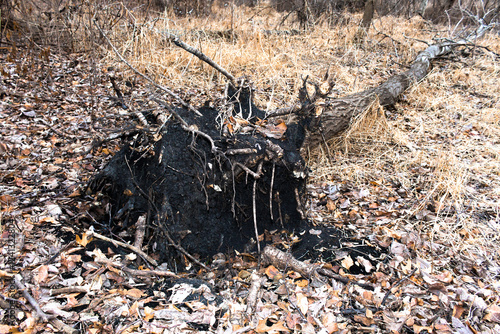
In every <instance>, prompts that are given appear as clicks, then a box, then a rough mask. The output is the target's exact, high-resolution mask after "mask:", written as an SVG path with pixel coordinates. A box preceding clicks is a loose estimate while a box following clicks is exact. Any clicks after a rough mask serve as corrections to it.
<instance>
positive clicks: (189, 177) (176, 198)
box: [89, 25, 487, 260]
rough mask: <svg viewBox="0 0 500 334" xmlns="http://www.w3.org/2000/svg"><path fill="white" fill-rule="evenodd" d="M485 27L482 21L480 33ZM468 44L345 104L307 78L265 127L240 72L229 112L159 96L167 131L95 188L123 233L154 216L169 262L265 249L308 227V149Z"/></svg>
mask: <svg viewBox="0 0 500 334" xmlns="http://www.w3.org/2000/svg"><path fill="white" fill-rule="evenodd" d="M486 29H487V27H486V26H484V25H482V26H481V28H480V29H479V30H478V32H477V33H476V36H480V35H482V34H483V33H484V31H486ZM101 32H102V31H101ZM169 38H170V39H171V40H173V41H174V42H175V43H176V45H182V44H183V43H181V42H179V40H178V39H175V37H172V36H169ZM467 43H469V42H468V40H461V41H459V42H453V43H451V42H449V43H444V44H438V45H432V46H430V47H428V48H427V49H426V50H424V51H423V52H421V53H420V54H419V55H418V56H417V58H416V59H415V61H414V62H413V63H412V65H411V67H410V68H409V70H407V71H405V72H403V73H401V74H399V75H395V76H393V77H391V78H389V79H388V80H387V81H386V82H384V83H383V84H381V85H380V86H378V87H375V88H370V89H367V90H365V91H362V92H359V93H356V94H353V95H350V96H346V97H343V98H336V99H333V98H329V97H328V96H323V95H321V94H320V93H319V92H317V94H316V95H315V96H312V97H310V96H308V94H307V90H306V81H305V82H304V87H303V88H302V89H301V93H300V96H299V100H300V102H301V104H300V106H297V107H295V108H291V110H289V111H290V112H292V113H293V114H294V115H295V118H294V121H293V122H290V123H288V124H285V123H283V122H282V121H280V120H279V117H270V118H269V119H267V120H264V121H262V120H263V119H265V113H264V112H263V111H262V110H260V109H259V108H258V107H257V106H255V105H254V104H253V102H252V101H253V99H252V90H251V87H250V86H249V85H248V84H247V83H246V82H245V81H241V82H240V83H239V84H236V81H237V80H236V79H235V78H234V77H232V76H231V75H229V76H228V78H229V79H230V81H231V82H232V84H230V85H229V89H228V101H227V104H226V106H225V108H224V110H216V109H212V108H201V109H199V110H196V111H195V112H192V111H193V108H191V107H188V106H186V104H185V103H181V105H182V106H181V107H174V106H173V105H172V104H171V103H168V102H166V101H161V100H158V99H155V98H152V100H153V101H155V102H156V103H158V105H159V107H160V108H161V109H162V112H160V113H157V119H158V127H156V128H155V129H154V131H149V132H147V131H142V132H140V133H138V134H137V135H136V137H135V139H133V140H131V141H130V142H128V143H127V144H126V145H125V146H124V147H123V149H122V150H121V151H120V152H119V153H117V154H116V155H115V156H114V157H113V159H112V160H111V161H110V163H109V164H108V165H107V166H106V167H105V168H104V169H103V170H102V171H101V172H100V173H99V174H97V175H96V176H95V177H94V178H93V179H92V181H91V182H90V184H89V188H90V189H91V191H93V192H101V193H102V194H104V195H105V201H107V202H109V203H110V204H111V212H109V213H108V214H109V215H111V217H113V222H114V224H113V229H115V230H127V229H129V228H130V227H131V226H134V224H135V223H136V221H137V219H138V218H139V217H143V216H144V214H146V217H147V222H148V227H149V228H148V232H147V235H148V236H149V238H150V240H153V241H154V242H153V243H151V246H150V249H151V250H152V251H156V252H160V253H161V255H162V258H163V259H162V260H168V259H174V258H178V257H176V256H174V255H176V254H179V252H180V253H182V254H184V255H186V254H194V255H195V256H196V254H197V255H198V256H200V257H206V256H208V255H213V254H215V253H218V252H225V251H228V250H230V249H237V250H239V251H252V250H258V251H260V242H261V241H262V240H259V239H260V238H264V239H265V238H266V233H265V231H266V230H267V231H270V230H279V229H286V230H288V231H292V230H296V229H304V228H307V227H308V225H307V221H306V220H305V215H304V211H303V208H302V196H303V195H304V193H305V184H306V178H307V169H306V165H305V163H304V159H303V158H302V156H301V152H304V150H309V149H314V148H315V147H317V146H318V145H320V144H321V143H323V142H324V141H327V140H328V139H330V138H332V137H334V136H336V135H338V134H339V133H341V132H342V131H345V130H346V129H347V128H348V126H349V124H350V122H351V119H352V118H353V117H355V116H356V115H358V114H360V113H362V112H363V111H364V110H366V108H368V107H369V106H370V105H371V104H372V103H374V102H375V101H376V100H377V99H378V100H379V101H380V104H381V105H392V104H394V103H395V102H396V101H397V99H398V97H399V96H400V95H401V93H402V92H404V91H405V90H406V89H407V88H408V87H409V86H410V85H411V84H412V83H415V82H418V81H420V80H421V79H423V78H424V77H425V76H426V74H427V72H428V70H429V67H430V61H431V60H432V59H434V58H436V57H439V56H442V55H445V54H447V53H449V52H450V51H451V50H452V49H453V48H455V47H457V46H460V45H465V44H467ZM187 50H188V51H189V52H193V54H195V55H197V54H196V52H195V51H193V50H192V48H191V50H189V49H187ZM197 56H199V55H197ZM205 58H206V57H205ZM201 59H203V58H201ZM129 66H130V65H129ZM155 86H156V87H160V86H159V85H155ZM174 98H175V100H177V101H179V97H178V96H174ZM181 102H182V101H181ZM198 115H201V116H198ZM276 115H277V114H276ZM276 115H274V116H276ZM272 116H273V115H272ZM131 235H133V233H131ZM151 237H153V238H152V239H151ZM283 237H286V233H285V234H283ZM273 241H276V240H273ZM329 243H330V244H335V243H337V240H329ZM190 256H191V255H190Z"/></svg>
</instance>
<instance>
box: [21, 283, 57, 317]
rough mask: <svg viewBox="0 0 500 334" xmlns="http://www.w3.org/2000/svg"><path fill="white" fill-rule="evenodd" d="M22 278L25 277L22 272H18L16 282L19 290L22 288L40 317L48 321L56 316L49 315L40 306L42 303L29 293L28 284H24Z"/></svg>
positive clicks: (25, 296)
mask: <svg viewBox="0 0 500 334" xmlns="http://www.w3.org/2000/svg"><path fill="white" fill-rule="evenodd" d="M22 279H23V278H22V276H21V275H20V274H17V275H16V276H14V283H15V284H16V286H17V287H18V288H19V290H21V292H22V294H23V296H24V298H26V299H27V300H28V302H29V303H30V304H31V306H33V308H34V309H35V311H36V314H37V315H38V317H40V319H42V320H43V322H48V321H49V320H50V319H52V318H53V317H54V316H52V315H48V314H46V313H45V312H43V310H42V309H41V308H40V305H39V304H38V302H37V301H36V300H35V298H33V297H32V296H31V295H30V294H29V292H28V288H26V286H25V285H24V284H23V282H22Z"/></svg>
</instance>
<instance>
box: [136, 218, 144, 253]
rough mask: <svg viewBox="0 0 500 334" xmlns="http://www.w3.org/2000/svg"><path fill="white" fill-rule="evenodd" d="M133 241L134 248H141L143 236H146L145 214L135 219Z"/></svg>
mask: <svg viewBox="0 0 500 334" xmlns="http://www.w3.org/2000/svg"><path fill="white" fill-rule="evenodd" d="M135 227H136V230H135V241H134V246H135V247H137V249H141V248H142V243H143V242H144V234H146V214H143V215H141V216H139V218H137V222H136V223H135Z"/></svg>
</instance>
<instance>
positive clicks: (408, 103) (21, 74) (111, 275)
mask: <svg viewBox="0 0 500 334" xmlns="http://www.w3.org/2000/svg"><path fill="white" fill-rule="evenodd" d="M250 14H251V13H248V12H245V11H242V12H241V13H239V14H238V15H239V16H237V17H235V18H234V22H236V23H235V24H237V23H238V22H243V23H241V25H240V26H239V30H235V31H238V36H237V38H236V37H234V36H233V37H231V38H229V39H227V38H224V39H220V38H219V37H217V36H216V37H214V35H212V34H209V33H208V32H210V31H221V23H220V22H221V20H222V18H219V21H217V20H216V19H214V20H213V22H212V21H210V22H209V23H207V22H205V21H203V22H201V21H200V22H197V21H195V20H186V19H183V18H178V19H175V20H173V19H172V20H164V21H162V22H164V23H165V22H167V23H165V24H170V25H171V26H174V28H175V29H179V28H178V27H182V29H181V30H176V31H174V32H176V33H178V34H181V33H182V36H181V37H183V39H184V40H185V41H186V42H189V43H192V44H193V45H196V46H197V47H199V48H201V49H202V50H203V51H204V52H205V53H206V54H208V55H210V56H212V57H213V58H214V60H215V61H217V62H219V63H221V64H222V65H223V66H224V67H226V68H227V69H229V71H230V72H232V73H233V74H234V75H236V76H240V75H244V74H246V75H250V76H251V79H252V81H253V83H254V87H255V88H256V92H255V94H256V103H257V104H258V105H259V106H260V107H261V108H263V109H266V110H272V109H274V108H277V107H284V106H289V105H291V103H292V102H293V101H296V100H297V90H298V88H299V87H300V85H301V80H302V78H303V77H305V76H307V75H309V76H310V77H311V79H312V80H314V81H316V82H318V83H320V82H321V81H322V77H323V76H324V74H325V73H326V72H327V71H329V73H330V76H331V77H332V76H333V77H334V80H335V89H334V91H333V94H334V95H335V96H343V95H347V94H349V93H353V92H356V91H359V90H362V89H364V88H367V87H371V86H374V85H377V84H379V83H381V82H383V80H384V79H386V78H387V77H389V76H390V75H392V74H395V73H398V72H401V71H404V69H405V64H408V63H410V62H411V59H413V58H414V56H415V55H416V54H417V53H418V51H420V50H422V49H424V48H425V44H424V43H421V42H419V40H426V41H431V39H432V38H433V37H444V36H445V35H446V33H448V32H449V31H448V29H447V28H446V27H442V26H434V25H432V24H430V23H428V22H425V21H423V20H421V19H412V20H403V19H400V18H394V17H385V18H382V19H377V20H375V22H374V27H375V30H371V31H370V33H369V35H368V38H367V40H366V41H365V42H364V43H362V44H356V43H353V42H352V41H353V37H354V33H355V32H356V29H357V28H356V27H357V23H358V21H359V19H360V17H359V16H352V15H350V14H345V15H344V16H343V18H342V20H343V21H342V22H338V25H336V26H333V27H328V26H327V25H326V24H325V25H324V26H321V25H318V27H316V28H315V29H313V30H311V31H308V32H299V33H297V34H296V31H295V30H290V29H288V30H283V31H288V33H286V34H283V33H278V32H273V31H275V30H272V31H271V30H265V29H269V27H272V25H271V24H270V23H269V22H268V21H269V20H271V21H272V20H273V19H274V20H276V18H277V17H278V14H277V13H274V12H269V13H267V12H260V13H259V15H257V16H255V15H254V16H251V15H250ZM220 15H223V14H220ZM233 15H234V14H233ZM250 17H251V20H252V21H251V23H252V25H251V26H249V22H250V19H249V18H250ZM266 20H267V21H266ZM158 22H159V21H158ZM158 25H159V23H158ZM145 26H146V25H143V26H141V29H142V28H144V27H145ZM171 26H166V27H163V28H164V29H173V28H172V27H171ZM201 26H203V27H205V28H204V30H203V31H204V32H205V33H204V35H203V36H202V37H200V36H199V33H200V31H199V30H196V31H195V30H194V28H196V27H201ZM113 29H114V30H110V31H109V33H110V35H111V36H113V41H114V42H115V43H116V44H117V45H118V46H119V49H120V51H121V52H122V53H123V54H124V55H126V57H127V59H128V60H129V61H130V62H131V63H132V64H134V66H136V67H137V68H138V69H139V70H141V71H143V72H144V73H148V74H149V75H151V76H152V77H153V79H155V80H157V81H158V82H160V83H162V84H164V85H167V86H168V87H170V88H172V89H175V91H176V92H177V93H179V94H180V95H181V96H182V97H183V98H184V99H186V100H189V101H190V102H191V103H192V104H194V105H201V104H202V103H203V102H204V100H208V99H210V100H211V101H215V100H217V99H221V98H223V93H224V83H223V82H222V81H223V80H222V79H221V78H220V77H219V74H218V73H217V72H214V71H213V69H211V68H209V67H208V68H207V65H206V64H205V65H203V64H202V63H200V62H198V61H195V60H193V59H192V57H191V56H190V55H188V54H187V53H185V52H184V51H182V50H180V49H178V48H176V47H175V46H172V45H169V44H168V43H167V44H165V43H162V42H161V41H160V40H159V39H158V38H156V37H157V36H156V35H155V34H156V32H151V31H146V30H144V31H143V30H141V29H138V26H135V27H134V28H133V29H134V34H136V35H134V37H133V38H129V37H130V36H129V34H132V33H131V31H130V30H127V29H131V28H130V25H128V26H127V25H120V24H118V25H116V26H114V28H113ZM155 29H160V28H159V27H158V26H157V27H156V28H155ZM264 31H267V32H264ZM269 31H271V32H269ZM276 31H278V30H276ZM137 36H139V37H137ZM155 36H156V37H155ZM131 41H134V42H133V43H132V42H131ZM477 43H478V45H485V46H488V47H489V50H487V49H483V48H479V47H476V48H470V49H469V51H468V53H467V54H466V55H464V54H463V53H456V54H453V56H452V57H451V58H449V59H442V60H439V61H437V62H436V63H435V64H434V65H435V66H434V69H433V70H432V71H431V72H430V74H429V75H428V76H427V77H426V79H424V80H423V81H422V82H419V83H417V84H415V85H414V86H413V87H412V88H411V89H410V90H409V91H408V92H406V93H405V95H404V96H403V98H402V100H401V101H400V102H399V103H398V104H397V105H396V106H395V108H394V109H391V110H382V109H377V108H375V109H374V110H372V112H371V113H368V114H365V115H364V116H363V117H362V118H360V119H357V120H355V121H354V122H353V124H352V126H351V128H350V130H349V131H348V132H347V133H346V134H344V135H343V136H341V137H339V138H336V139H335V140H333V141H332V142H331V143H330V145H329V146H328V147H324V148H322V149H320V150H318V151H317V152H310V155H309V156H308V157H307V158H308V162H309V167H310V169H311V175H310V178H309V184H308V203H307V215H308V218H309V219H310V220H311V221H312V222H313V223H314V224H317V225H318V226H319V225H329V226H335V227H336V228H338V229H340V230H341V231H343V233H345V234H346V235H347V236H349V238H350V239H352V240H356V242H355V245H356V246H358V245H360V244H361V245H367V246H373V247H376V248H377V249H380V250H381V253H380V254H377V255H376V256H374V254H361V253H360V254H359V256H356V257H354V258H353V257H352V256H350V255H347V254H348V253H347V252H346V250H348V249H349V248H350V247H352V246H353V245H354V244H350V243H348V242H346V243H345V244H342V246H341V247H340V248H335V249H331V250H330V252H329V254H330V255H331V257H328V258H323V259H322V260H321V261H320V264H321V265H322V266H325V267H327V268H330V269H332V270H333V271H335V272H336V273H337V274H338V275H340V276H342V277H344V278H346V279H349V281H350V283H348V284H344V283H342V282H340V281H338V280H335V279H332V280H330V281H328V282H322V283H321V282H316V281H309V280H306V279H304V278H303V277H301V275H300V274H299V273H297V272H294V271H292V270H284V271H282V270H278V269H276V268H275V267H273V266H262V267H259V266H258V263H257V260H256V256H257V255H256V254H246V253H238V252H235V253H233V254H218V255H217V256H216V257H214V259H213V260H212V261H208V262H207V263H206V264H207V265H208V266H209V267H210V269H211V270H208V271H207V270H205V269H200V268H199V267H198V266H197V265H196V264H195V263H192V264H191V266H188V268H187V269H186V270H185V271H183V272H176V268H168V267H166V266H165V264H160V265H158V266H157V267H156V268H149V269H154V271H150V272H149V273H145V271H147V270H148V268H147V267H146V265H145V263H144V262H141V261H142V260H141V259H140V257H139V258H138V257H137V254H135V253H133V252H131V251H130V250H129V249H127V248H124V247H122V246H119V245H117V244H113V243H111V242H105V241H101V240H99V241H98V242H97V240H96V239H94V240H93V241H91V240H90V238H89V239H88V238H87V237H88V235H89V232H88V229H87V228H88V226H90V225H94V226H95V227H96V229H99V230H102V229H103V228H104V229H105V227H106V226H107V225H108V224H110V223H111V222H109V221H96V220H94V217H98V216H99V214H100V216H102V214H103V213H105V212H107V208H103V207H102V206H100V202H99V200H100V199H99V197H98V196H90V195H87V194H86V193H85V191H86V185H87V182H88V181H89V180H90V178H91V177H92V176H93V175H94V174H95V173H96V172H97V171H98V170H100V169H101V168H102V167H103V166H105V164H106V162H107V161H109V159H110V158H111V157H112V156H113V154H114V153H116V152H117V151H118V150H119V149H120V147H121V144H122V141H121V140H122V139H123V138H116V139H112V140H108V139H110V138H114V137H113V136H115V135H116V136H117V137H118V135H119V134H120V133H122V132H123V131H125V130H127V129H128V130H129V129H133V128H135V127H136V126H137V120H136V118H135V116H134V114H133V113H132V112H131V111H130V110H124V109H123V108H122V107H121V105H120V101H119V100H117V99H116V96H115V91H114V90H113V88H112V86H111V83H110V77H114V78H116V80H117V82H118V83H119V85H120V87H121V89H122V91H123V92H124V95H125V99H126V100H127V102H128V103H129V105H130V106H133V109H134V110H142V109H141V108H144V105H142V104H141V98H142V97H143V96H147V95H149V94H150V93H151V91H153V88H152V87H150V85H148V84H147V83H146V82H143V81H141V79H140V78H138V77H136V76H134V75H133V73H132V72H131V71H129V70H128V69H126V67H125V66H124V65H123V64H122V63H120V62H119V61H118V60H117V59H115V56H114V55H113V53H111V52H109V51H106V50H102V51H99V52H97V51H96V50H94V51H85V52H76V53H65V52H55V51H54V50H52V49H51V48H49V47H40V46H29V45H25V46H21V45H18V46H17V47H16V46H15V45H10V46H8V47H4V48H1V49H0V71H1V73H2V79H1V82H0V207H1V211H2V216H1V220H0V228H1V232H2V234H1V239H0V247H1V249H2V255H3V256H2V257H1V259H0V277H1V283H0V284H1V285H0V293H1V295H0V302H1V306H2V309H3V310H1V312H0V323H2V325H0V333H4V332H5V333H7V332H9V331H12V330H13V328H16V329H17V330H18V331H20V332H26V333H37V332H40V333H42V332H43V333H49V332H61V331H62V332H71V330H70V328H69V327H67V326H64V324H66V325H68V326H72V327H74V328H76V329H79V330H81V331H82V332H84V333H132V332H134V333H184V332H217V333H233V332H235V333H276V332H303V333H360V332H367V333H370V332H373V333H461V334H466V333H500V306H499V303H500V298H499V295H500V241H499V235H500V233H499V230H500V99H499V97H500V86H499V85H498V82H500V65H499V64H500V62H499V57H498V54H499V53H500V37H499V36H498V35H495V34H493V33H491V34H488V35H487V36H486V37H485V38H484V39H482V40H481V41H478V42H477ZM266 233H268V232H266ZM308 233H310V234H315V233H316V234H317V233H318V231H317V230H314V229H312V230H310V231H308ZM12 236H15V240H14V242H12ZM110 237H111V238H113V239H115V240H120V236H119V235H115V236H110ZM294 237H295V238H297V239H300V237H301V236H300V235H297V236H294ZM318 237H320V236H318ZM149 255H151V256H152V257H153V258H155V254H153V253H150V254H149ZM301 260H306V259H305V258H303V259H301ZM186 261H187V263H189V260H186ZM139 264H140V265H139ZM131 268H132V270H131ZM135 269H139V270H135ZM14 272H15V273H19V274H21V276H22V278H21V280H20V282H21V283H22V284H24V286H25V287H26V288H27V289H26V292H27V294H29V295H31V296H32V297H33V298H34V300H35V301H36V304H38V305H39V307H40V310H38V311H36V310H34V308H33V304H35V303H31V302H30V301H29V300H28V299H27V297H26V294H25V295H23V294H22V293H21V290H22V289H21V287H20V285H15V283H14V275H13V273H14ZM179 278H180V280H179ZM256 282H258V283H259V284H260V289H259V290H258V291H257V292H258V298H256V299H255V305H247V303H248V300H249V297H248V295H249V290H250V287H255V286H256V285H259V284H256ZM356 282H357V283H364V284H367V285H369V286H371V289H370V288H367V287H366V285H365V286H363V287H362V286H359V285H357V284H355V283H356ZM16 300H17V302H16ZM30 304H31V305H30ZM8 310H14V313H13V314H11V313H8V312H7V311H8ZM42 311H43V313H42ZM44 314H48V315H50V316H51V318H50V319H49V320H48V321H43V319H39V318H40V317H42V318H43V315H44ZM14 325H15V326H14Z"/></svg>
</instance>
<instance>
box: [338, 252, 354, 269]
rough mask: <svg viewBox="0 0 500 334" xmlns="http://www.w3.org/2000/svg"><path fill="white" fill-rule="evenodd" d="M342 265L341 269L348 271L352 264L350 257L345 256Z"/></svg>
mask: <svg viewBox="0 0 500 334" xmlns="http://www.w3.org/2000/svg"><path fill="white" fill-rule="evenodd" d="M341 264H342V267H344V268H346V269H347V270H349V268H351V267H352V265H353V264H354V262H353V261H352V259H351V257H350V256H349V255H347V256H346V257H345V258H344V259H343V260H342V262H341Z"/></svg>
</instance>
